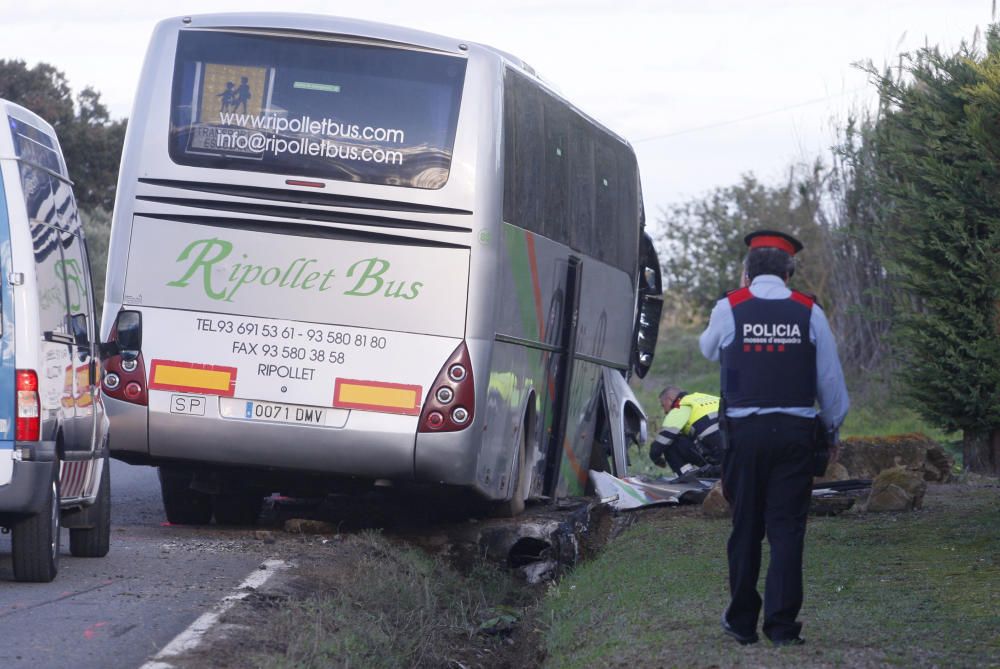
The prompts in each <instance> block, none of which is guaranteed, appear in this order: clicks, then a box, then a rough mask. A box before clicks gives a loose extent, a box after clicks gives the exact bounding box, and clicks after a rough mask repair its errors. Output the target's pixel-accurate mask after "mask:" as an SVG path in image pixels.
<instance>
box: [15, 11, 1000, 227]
mask: <svg viewBox="0 0 1000 669" xmlns="http://www.w3.org/2000/svg"><path fill="white" fill-rule="evenodd" d="M994 2H995V0H948V1H947V2H945V1H943V0H836V1H834V2H830V1H829V0H824V1H819V0H798V1H796V2H791V1H787V0H755V1H754V2H746V1H741V0H714V1H713V0H534V1H531V0H504V1H503V2H497V1H494V0H481V1H478V2H476V1H473V0H419V1H414V0H365V2H361V3H357V2H355V3H346V2H323V1H321V0H282V1H281V2H280V3H275V2H273V1H272V2H263V1H261V0H239V1H237V0H172V1H171V2H160V1H157V0H147V1H145V2H136V1H135V0H100V1H95V0H30V2H27V1H24V0H0V59H21V60H24V61H26V62H27V63H28V64H29V65H34V64H35V63H37V62H47V63H50V64H52V65H54V66H55V67H56V68H58V69H60V70H62V71H63V72H64V73H65V74H66V75H67V77H68V79H69V82H70V85H71V86H72V87H73V89H74V90H75V91H79V90H80V89H82V88H83V87H85V86H88V85H89V86H93V87H94V88H95V89H96V90H98V91H99V92H100V93H101V96H102V100H103V101H104V102H105V104H107V105H108V107H109V109H110V110H111V113H112V116H114V117H116V118H117V117H123V116H128V115H129V113H130V110H131V105H132V98H133V95H134V92H135V88H136V84H137V81H138V77H139V71H140V68H141V66H142V60H143V57H144V55H145V50H146V45H147V43H148V40H149V36H150V34H151V32H152V29H153V26H154V25H155V24H156V22H157V21H159V20H160V19H162V18H167V17H171V16H181V15H185V14H192V13H193V14H204V13H214V12H230V11H273V10H275V9H280V10H281V11H288V12H304V13H319V14H329V15H333V16H345V17H351V18H360V19H365V20H371V21H379V22H382V23H392V24H397V25H402V26H406V27H411V28H417V29H421V30H426V31H429V32H435V33H440V34H442V35H447V36H450V37H454V38H456V39H459V40H462V41H473V42H480V43H484V44H489V45H491V46H494V47H497V48H500V49H503V50H505V51H507V52H509V53H512V54H515V55H517V56H518V57H520V58H521V59H522V60H524V61H525V62H527V63H529V64H530V65H532V66H533V67H534V68H535V70H536V71H537V72H538V73H539V74H540V75H541V76H542V77H543V78H544V79H546V80H547V81H548V82H549V83H551V84H553V85H554V86H555V88H556V89H557V90H559V91H560V92H561V93H562V94H563V95H564V96H565V97H566V98H567V99H569V100H571V101H572V102H573V103H574V104H576V105H577V106H578V107H579V108H580V109H583V110H584V111H586V112H587V113H588V114H590V115H591V116H593V117H595V118H596V119H598V120H599V121H601V122H602V123H604V124H605V125H607V126H608V127H610V128H611V129H612V130H614V131H615V132H617V133H618V134H619V135H621V136H623V137H624V138H625V139H627V140H628V141H629V142H631V143H632V145H633V146H634V148H635V151H636V154H637V156H638V159H639V169H640V171H641V173H642V183H643V192H644V195H645V201H646V211H647V216H648V217H650V218H656V217H658V212H659V211H661V210H662V209H665V208H668V207H670V206H671V205H673V204H678V203H681V202H685V201H688V200H691V199H694V198H698V197H702V196H704V195H706V194H707V193H709V192H711V191H712V190H713V189H715V188H720V187H725V186H729V185H732V184H735V183H737V182H738V181H739V180H740V178H741V176H742V175H744V174H747V173H753V174H754V175H756V176H757V177H758V178H759V179H761V180H763V181H764V182H766V183H778V182H780V181H781V179H782V178H783V176H784V175H785V174H786V173H787V170H788V168H789V166H791V165H792V164H794V163H797V162H806V163H811V162H812V161H813V160H815V159H816V158H817V157H823V156H825V155H827V154H828V150H829V147H830V146H831V145H832V144H833V143H834V141H835V137H836V129H837V128H838V127H840V126H841V125H842V124H843V122H844V120H845V119H846V118H847V116H848V114H849V113H851V112H852V111H854V110H858V109H861V108H864V107H871V106H872V105H873V104H874V100H875V89H874V86H873V85H872V83H871V82H870V77H869V76H868V75H867V74H866V73H865V72H863V71H861V70H860V69H859V68H858V67H857V66H856V65H855V63H859V62H864V61H871V62H873V63H874V64H875V65H876V66H879V67H881V66H883V65H886V64H892V63H896V62H898V57H899V54H900V53H902V52H907V51H912V50H914V49H917V48H920V47H922V46H924V45H926V44H930V45H940V46H941V47H942V48H943V49H944V50H945V51H946V52H949V51H953V50H954V49H956V48H957V47H958V46H959V44H960V43H961V42H962V40H967V41H968V40H971V39H972V38H973V36H974V35H975V34H976V31H977V29H978V30H979V32H980V33H981V32H983V31H985V29H986V27H987V25H988V24H989V22H990V21H991V17H992V15H993V12H994Z"/></svg>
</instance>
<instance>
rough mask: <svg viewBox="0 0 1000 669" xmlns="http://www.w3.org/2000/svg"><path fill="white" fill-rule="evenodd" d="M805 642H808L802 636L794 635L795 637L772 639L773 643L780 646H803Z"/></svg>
mask: <svg viewBox="0 0 1000 669" xmlns="http://www.w3.org/2000/svg"><path fill="white" fill-rule="evenodd" d="M805 642H806V640H805V639H803V638H802V637H800V636H793V637H791V638H789V639H771V643H772V644H773V645H775V646H778V647H781V646H801V645H802V644H804V643H805Z"/></svg>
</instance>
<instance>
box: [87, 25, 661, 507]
mask: <svg viewBox="0 0 1000 669" xmlns="http://www.w3.org/2000/svg"><path fill="white" fill-rule="evenodd" d="M643 225H644V222H643V215H642V202H641V197H640V187H639V175H638V170H637V167H636V160H635V156H634V154H633V152H632V150H631V148H630V147H629V145H628V144H627V143H626V142H624V141H623V140H622V139H621V138H619V137H617V136H615V135H614V134H613V133H611V132H610V131H608V130H607V129H606V128H604V127H602V126H601V125H599V124H598V123H596V122H595V121H594V120H593V119H591V118H589V117H588V116H586V115H585V114H583V113H582V112H580V111H579V110H578V109H576V108H575V107H574V106H572V105H571V104H570V103H568V102H567V101H565V100H564V99H563V98H562V97H560V96H559V95H558V94H557V93H556V92H554V91H553V90H552V89H551V88H550V87H549V86H547V85H546V84H545V83H544V82H543V81H542V80H541V79H539V78H538V77H537V76H536V75H535V74H534V73H533V71H532V70H531V68H530V67H528V66H527V65H525V64H524V63H522V62H521V61H520V60H518V59H516V58H514V57H512V56H509V55H507V54H505V53H502V52H500V51H498V50H495V49H492V48H490V47H486V46H481V45H478V44H473V43H467V42H461V41H458V40H454V39H451V38H448V37H442V36H437V35H433V34H428V33H424V32H418V31H414V30H407V29H403V28H397V27H391V26H386V25H380V24H375V23H369V22H363V21H356V20H347V19H340V18H333V17H326V16H303V15H291V14H222V15H205V16H187V17H179V18H175V19H168V20H165V21H163V22H161V23H159V24H158V25H157V27H156V29H155V32H154V34H153V36H152V40H151V43H150V46H149V50H148V53H147V55H146V60H145V64H144V66H143V70H142V75H141V80H140V84H139V88H138V91H137V94H136V98H135V106H134V109H133V111H132V115H131V117H130V119H129V127H128V132H127V136H126V140H125V147H124V152H123V157H122V165H121V172H120V176H119V182H118V191H117V199H116V203H115V210H114V220H113V226H112V232H111V241H110V250H109V258H108V273H107V288H106V293H105V295H106V297H105V305H104V321H103V323H102V328H101V336H102V342H104V346H105V348H106V351H107V355H108V357H107V359H106V363H105V376H104V390H105V393H106V395H107V406H108V413H109V415H110V417H111V421H112V437H111V450H112V453H113V455H114V457H117V458H120V459H122V460H124V461H126V462H130V463H141V464H150V465H156V466H158V467H159V475H160V482H161V491H162V496H163V502H164V507H165V511H166V515H167V518H168V519H169V521H170V522H176V523H205V522H209V521H210V519H211V518H212V517H213V516H214V518H215V520H216V522H219V523H224V524H225V523H249V522H253V519H254V518H255V517H256V515H257V514H258V512H259V510H260V508H261V503H262V496H265V495H267V494H270V493H272V492H282V493H284V494H288V495H292V496H309V495H316V494H324V493H326V492H331V491H334V492H336V491H346V492H351V491H354V490H357V489H358V486H361V487H362V489H364V488H367V487H368V486H370V485H372V484H373V483H377V484H378V485H400V486H405V485H406V484H416V485H418V486H419V485H423V484H429V485H431V486H446V487H453V488H460V489H463V490H466V491H471V492H474V493H475V494H476V496H477V497H478V498H479V499H482V500H485V501H487V502H489V503H490V504H491V505H492V506H493V507H494V508H495V510H496V511H497V512H498V513H501V514H516V513H518V512H520V511H521V510H522V509H523V508H524V503H525V500H530V499H535V500H539V499H546V498H547V499H552V498H558V497H564V496H568V495H577V494H581V493H583V492H584V491H585V489H586V487H587V483H588V471H589V470H590V469H592V468H595V467H597V468H603V469H604V470H606V471H612V472H619V473H623V472H624V470H625V468H626V467H627V463H626V448H627V442H628V440H629V439H630V438H631V439H633V440H635V439H637V438H638V437H639V436H640V434H641V433H644V429H645V422H644V415H643V413H642V409H641V407H640V406H639V403H638V402H637V401H636V400H635V397H634V396H633V395H632V392H631V390H630V389H629V388H628V385H627V384H626V377H627V376H628V375H629V373H630V370H631V369H633V368H636V369H639V370H645V369H646V368H648V365H649V362H650V359H651V356H652V346H653V345H655V339H656V337H655V334H656V333H655V327H656V325H657V323H658V312H656V307H657V306H658V300H659V299H660V294H659V292H658V291H659V277H658V274H659V265H658V263H656V262H655V252H653V256H652V260H651V259H650V256H649V252H651V250H652V246H651V244H649V243H648V240H647V241H645V242H641V241H640V240H641V238H642V237H643V234H644V229H643ZM643 245H644V246H643ZM641 246H642V248H645V249H646V252H645V253H644V255H643V259H644V262H643V263H640V251H641ZM640 265H642V267H641V269H640ZM654 312H656V313H655V314H654ZM644 314H645V315H644ZM654 321H655V322H654Z"/></svg>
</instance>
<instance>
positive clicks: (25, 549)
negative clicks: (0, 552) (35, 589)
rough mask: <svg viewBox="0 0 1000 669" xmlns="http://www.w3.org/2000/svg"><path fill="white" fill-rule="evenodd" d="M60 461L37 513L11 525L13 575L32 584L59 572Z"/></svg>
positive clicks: (54, 575)
mask: <svg viewBox="0 0 1000 669" xmlns="http://www.w3.org/2000/svg"><path fill="white" fill-rule="evenodd" d="M59 529H60V524H59V463H58V462H56V463H55V471H54V473H53V475H52V484H51V486H50V488H49V493H48V495H46V498H45V503H44V504H43V505H42V508H41V509H39V510H38V512H37V513H35V514H32V515H30V516H28V517H27V518H24V519H22V520H20V521H18V522H17V523H15V524H14V527H13V528H11V548H12V551H11V552H12V553H13V555H12V558H13V563H14V578H15V579H16V580H18V581H27V582H30V583H48V582H49V581H51V580H52V579H54V578H55V577H56V573H58V571H59V534H60V531H59Z"/></svg>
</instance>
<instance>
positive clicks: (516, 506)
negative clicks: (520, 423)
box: [493, 431, 528, 518]
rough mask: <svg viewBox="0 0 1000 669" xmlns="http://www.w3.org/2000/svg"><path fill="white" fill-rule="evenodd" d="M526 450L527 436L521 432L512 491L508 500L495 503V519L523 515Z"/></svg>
mask: <svg viewBox="0 0 1000 669" xmlns="http://www.w3.org/2000/svg"><path fill="white" fill-rule="evenodd" d="M526 449H527V434H525V433H524V431H522V436H521V444H520V445H519V446H518V449H517V460H516V464H515V468H514V475H513V476H512V477H511V480H512V481H513V482H514V489H513V490H512V491H511V493H510V499H507V500H505V501H503V502H497V504H496V506H495V507H494V508H493V515H494V516H495V517H497V518H514V517H515V516H519V515H521V514H522V513H524V500H525V498H526V496H527V491H526V490H525V488H526V487H527V486H526V484H527V479H528V472H527V470H528V468H527V466H526V464H525V450H526Z"/></svg>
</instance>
